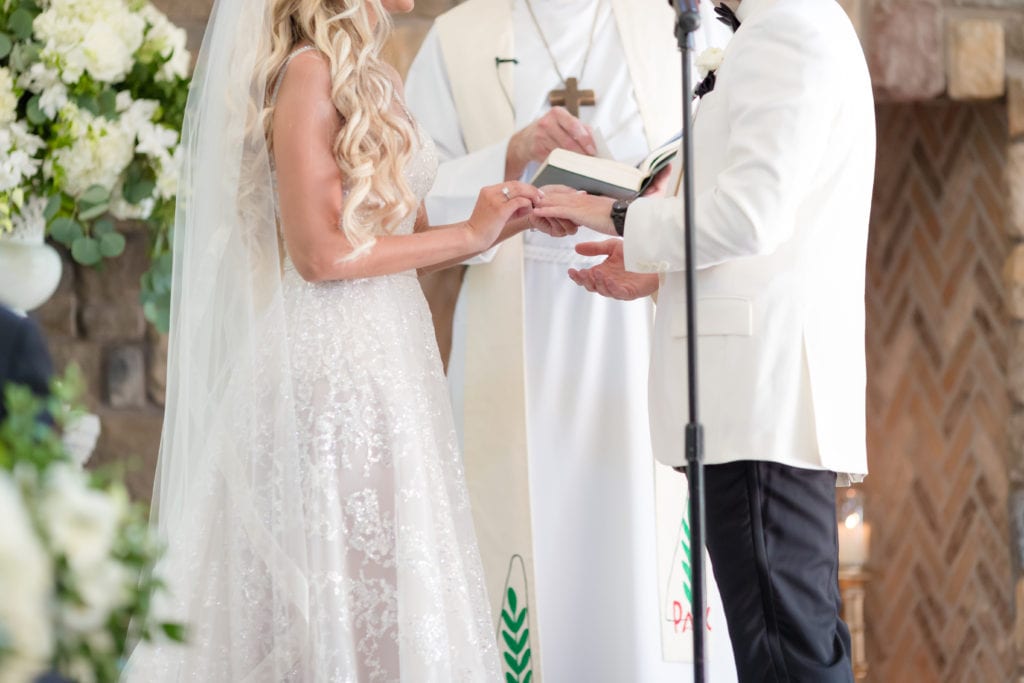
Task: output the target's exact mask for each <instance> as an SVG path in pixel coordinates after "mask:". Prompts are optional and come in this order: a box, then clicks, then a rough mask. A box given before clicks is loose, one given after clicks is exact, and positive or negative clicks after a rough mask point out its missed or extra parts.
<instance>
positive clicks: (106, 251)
mask: <svg viewBox="0 0 1024 683" xmlns="http://www.w3.org/2000/svg"><path fill="white" fill-rule="evenodd" d="M123 252H124V235H122V234H121V233H119V232H108V233H106V234H105V235H103V236H101V237H100V253H101V254H103V256H104V257H105V258H114V257H115V256H120V255H121V254H122V253H123Z"/></svg>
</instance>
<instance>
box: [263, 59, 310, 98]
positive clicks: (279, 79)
mask: <svg viewBox="0 0 1024 683" xmlns="http://www.w3.org/2000/svg"><path fill="white" fill-rule="evenodd" d="M315 49H317V48H316V46H315V45H305V46H303V47H300V48H299V49H297V50H292V53H291V54H290V55H288V56H287V57H286V58H285V60H284V64H282V65H281V72H280V73H279V74H277V81H276V82H275V83H274V91H273V92H272V93H271V95H270V104H271V105H273V104H276V103H277V93H278V92H279V91H280V90H281V83H282V82H283V81H284V72H285V71H287V70H288V65H289V64H291V63H292V60H293V59H295V58H296V57H298V56H299V55H301V54H302V53H303V52H309V51H310V50H315Z"/></svg>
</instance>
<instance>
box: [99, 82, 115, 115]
mask: <svg viewBox="0 0 1024 683" xmlns="http://www.w3.org/2000/svg"><path fill="white" fill-rule="evenodd" d="M99 104H100V112H101V113H102V114H103V115H104V116H106V117H107V118H108V119H114V118H117V94H116V93H115V92H114V91H113V90H109V89H107V90H104V91H103V92H101V93H100V96H99Z"/></svg>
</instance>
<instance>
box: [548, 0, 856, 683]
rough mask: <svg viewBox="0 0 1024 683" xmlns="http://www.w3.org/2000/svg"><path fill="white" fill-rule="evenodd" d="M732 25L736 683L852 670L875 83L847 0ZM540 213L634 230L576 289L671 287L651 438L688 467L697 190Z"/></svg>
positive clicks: (719, 252) (712, 361)
mask: <svg viewBox="0 0 1024 683" xmlns="http://www.w3.org/2000/svg"><path fill="white" fill-rule="evenodd" d="M730 16H731V15H730ZM734 18H735V25H737V26H738V28H737V30H736V34H735V36H734V37H733V39H732V41H731V42H730V44H729V47H728V49H727V50H726V51H725V54H724V56H723V57H722V59H721V63H720V65H719V66H718V67H717V73H716V74H715V75H714V76H713V77H711V76H709V78H708V79H706V80H705V82H704V87H702V88H698V89H697V92H698V93H703V94H702V97H701V102H700V107H699V109H698V112H697V115H696V118H695V120H694V129H693V140H694V173H693V182H694V194H695V197H694V206H693V212H694V229H695V246H696V252H695V262H696V266H697V269H698V271H697V273H696V274H695V275H696V281H697V294H698V297H699V298H698V301H697V334H698V335H699V338H700V341H699V344H698V359H699V363H700V366H699V373H698V374H699V378H700V393H699V397H700V409H701V415H702V419H703V422H704V435H705V438H704V441H705V446H706V454H705V462H706V463H707V467H706V468H705V478H706V489H707V491H706V497H707V498H706V499H707V548H708V551H709V554H710V556H711V560H712V563H713V566H714V575H715V578H716V580H717V581H718V585H719V588H720V590H721V595H722V600H723V603H724V605H725V610H726V616H727V621H728V625H729V633H730V635H731V636H732V640H733V642H734V643H742V644H743V645H742V647H736V648H735V656H736V666H737V670H738V672H739V678H740V681H742V682H746V681H773V682H775V681H778V682H782V681H814V682H815V683H830V682H831V683H852V680H853V673H852V670H851V665H850V633H849V630H848V629H847V627H846V624H844V623H843V621H842V618H841V609H840V595H839V586H838V578H837V573H838V568H839V559H838V544H837V524H836V508H835V486H836V484H837V482H838V483H849V482H850V481H851V480H858V479H861V478H863V477H864V475H865V474H866V473H867V453H866V443H865V383H866V382H865V377H866V372H865V354H864V285H865V261H866V252H867V243H868V221H869V216H870V213H871V194H872V184H873V180H874V162H875V126H874V123H875V119H874V102H873V98H872V91H871V80H870V77H869V74H868V68H867V64H866V62H865V59H864V53H863V51H862V49H861V45H860V41H859V40H858V38H857V34H856V32H855V31H854V29H853V26H852V24H851V23H850V20H849V18H848V17H847V15H846V14H845V12H844V11H843V9H842V8H841V7H840V6H839V4H838V3H834V2H820V0H742V2H741V3H740V4H739V8H738V9H737V11H736V15H735V17H734ZM545 204H546V205H547V206H546V208H545V206H544V205H545ZM537 213H538V214H540V215H542V216H551V217H558V218H562V219H570V220H573V221H574V222H577V223H583V224H586V225H589V226H591V227H593V228H597V229H599V230H602V231H604V232H606V233H607V234H609V235H619V236H622V237H623V239H622V240H619V239H613V240H608V241H604V242H600V243H595V244H590V245H580V247H579V248H580V249H581V250H582V251H583V252H585V253H588V254H592V255H596V254H603V255H605V256H607V259H606V260H605V261H604V262H603V263H601V264H600V265H599V266H597V267H595V268H591V269H585V270H583V271H577V270H573V271H571V272H570V275H571V277H572V278H573V279H574V280H575V281H576V282H577V283H578V284H580V285H582V286H583V287H585V288H587V289H589V290H591V291H594V292H597V293H599V294H603V295H606V296H612V297H618V296H636V295H644V294H652V293H654V292H655V291H658V292H659V296H658V320H657V329H656V333H655V344H654V347H655V350H654V355H653V356H652V372H651V432H652V437H653V440H654V448H655V453H656V455H657V457H658V458H659V459H660V460H662V462H666V463H669V464H673V465H682V464H684V448H683V424H684V422H685V418H686V415H687V413H688V407H689V406H688V402H687V381H686V378H687V363H686V355H687V354H686V349H687V344H686V341H687V336H688V335H689V334H690V330H689V329H688V323H687V319H686V308H685V296H686V278H685V268H686V260H685V239H684V230H683V211H682V202H681V201H680V199H678V198H660V199H648V198H640V199H637V200H635V201H634V202H632V203H628V202H626V203H618V202H614V201H613V200H611V199H608V198H603V197H591V196H589V195H585V194H577V193H549V194H548V196H547V198H546V199H544V200H542V208H539V209H538V210H537ZM596 343H598V344H600V343H601V340H600V339H599V338H598V339H596Z"/></svg>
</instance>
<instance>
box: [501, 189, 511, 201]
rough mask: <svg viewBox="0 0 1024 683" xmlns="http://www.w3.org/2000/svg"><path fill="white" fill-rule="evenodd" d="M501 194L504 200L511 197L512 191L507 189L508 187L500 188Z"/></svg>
mask: <svg viewBox="0 0 1024 683" xmlns="http://www.w3.org/2000/svg"><path fill="white" fill-rule="evenodd" d="M501 194H502V195H503V196H504V197H505V201H506V202H507V201H509V200H510V199H512V192H511V191H510V190H509V189H508V187H503V188H501Z"/></svg>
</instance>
